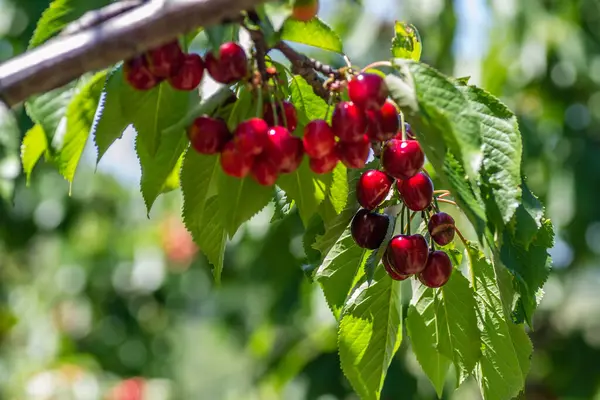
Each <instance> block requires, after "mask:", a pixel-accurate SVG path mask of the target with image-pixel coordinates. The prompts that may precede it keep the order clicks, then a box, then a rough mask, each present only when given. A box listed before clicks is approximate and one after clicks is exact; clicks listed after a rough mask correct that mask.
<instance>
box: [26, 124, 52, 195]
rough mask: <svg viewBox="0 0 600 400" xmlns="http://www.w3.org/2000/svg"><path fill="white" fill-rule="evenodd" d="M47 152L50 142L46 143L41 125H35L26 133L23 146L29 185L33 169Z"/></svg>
mask: <svg viewBox="0 0 600 400" xmlns="http://www.w3.org/2000/svg"><path fill="white" fill-rule="evenodd" d="M47 150H48V142H47V141H46V134H45V133H44V129H43V128H42V126H41V125H39V124H35V125H34V126H33V127H32V128H31V129H29V130H28V131H27V133H25V137H24V138H23V144H21V163H22V164H23V171H25V175H26V176H27V184H29V179H30V177H31V172H32V171H33V167H35V165H36V164H37V162H38V161H39V159H40V158H41V157H42V155H43V154H44V153H46V151H47Z"/></svg>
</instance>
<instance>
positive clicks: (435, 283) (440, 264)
mask: <svg viewBox="0 0 600 400" xmlns="http://www.w3.org/2000/svg"><path fill="white" fill-rule="evenodd" d="M450 275H452V262H451V261H450V257H448V254H446V253H444V252H443V251H440V250H436V251H432V252H431V253H429V258H428V259H427V265H425V269H424V270H423V271H421V273H420V274H419V275H418V278H419V280H420V281H421V283H422V284H423V285H425V286H427V287H430V288H439V287H441V286H444V285H445V284H446V282H448V280H449V279H450Z"/></svg>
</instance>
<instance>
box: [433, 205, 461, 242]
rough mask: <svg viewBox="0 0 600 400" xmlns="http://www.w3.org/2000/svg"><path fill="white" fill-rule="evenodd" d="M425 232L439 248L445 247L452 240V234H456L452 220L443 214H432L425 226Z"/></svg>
mask: <svg viewBox="0 0 600 400" xmlns="http://www.w3.org/2000/svg"><path fill="white" fill-rule="evenodd" d="M427 230H428V231H429V234H430V235H431V237H432V238H433V241H434V242H436V243H437V244H439V245H440V246H445V245H447V244H448V243H450V242H451V241H452V240H454V233H455V232H456V226H455V224H454V218H452V217H451V216H450V215H449V214H446V213H445V212H439V213H437V214H433V215H432V216H431V218H430V219H429V223H428V224H427Z"/></svg>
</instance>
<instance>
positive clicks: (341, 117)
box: [331, 101, 367, 142]
mask: <svg viewBox="0 0 600 400" xmlns="http://www.w3.org/2000/svg"><path fill="white" fill-rule="evenodd" d="M331 129H332V130H333V133H334V134H335V135H336V136H337V137H339V138H340V140H341V141H343V142H359V141H361V140H362V137H363V135H364V134H365V133H366V131H367V117H366V115H365V112H364V111H363V110H362V109H361V108H359V107H358V106H357V105H356V104H354V103H352V102H351V101H342V102H341V103H338V104H337V105H336V106H335V109H334V110H333V115H332V117H331Z"/></svg>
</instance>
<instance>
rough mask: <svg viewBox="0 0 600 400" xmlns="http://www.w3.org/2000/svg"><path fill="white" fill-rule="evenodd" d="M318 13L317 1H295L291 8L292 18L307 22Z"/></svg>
mask: <svg viewBox="0 0 600 400" xmlns="http://www.w3.org/2000/svg"><path fill="white" fill-rule="evenodd" d="M318 12H319V0H296V1H295V2H294V6H293V7H292V18H294V19H295V20H298V21H302V22H307V21H310V20H311V19H313V18H314V17H316V15H317V13H318Z"/></svg>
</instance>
